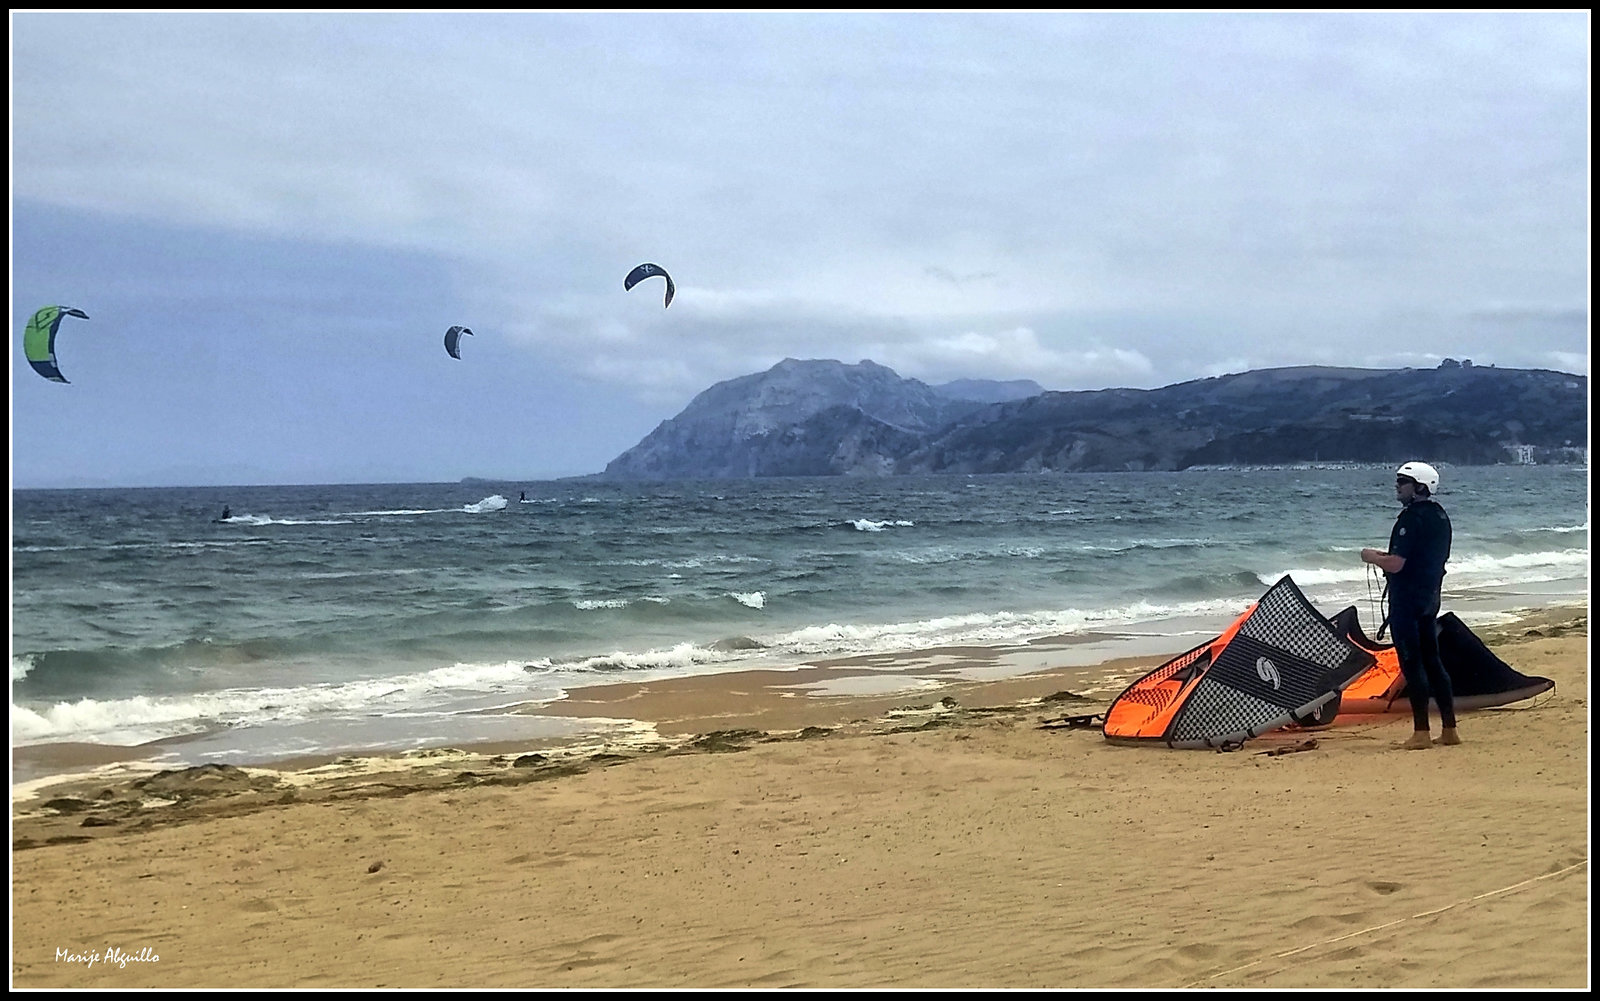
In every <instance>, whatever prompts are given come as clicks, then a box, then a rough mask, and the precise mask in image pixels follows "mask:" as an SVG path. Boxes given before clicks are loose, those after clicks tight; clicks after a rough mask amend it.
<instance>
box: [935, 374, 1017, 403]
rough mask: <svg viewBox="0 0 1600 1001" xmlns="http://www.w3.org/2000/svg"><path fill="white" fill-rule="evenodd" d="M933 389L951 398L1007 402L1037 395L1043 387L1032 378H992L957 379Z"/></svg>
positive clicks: (980, 401)
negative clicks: (997, 379)
mask: <svg viewBox="0 0 1600 1001" xmlns="http://www.w3.org/2000/svg"><path fill="white" fill-rule="evenodd" d="M933 391H934V392H936V393H938V394H939V395H940V396H948V397H950V398H951V399H952V400H972V401H974V402H976V403H1009V402H1011V401H1012V400H1025V399H1027V398H1028V397H1030V396H1038V395H1039V394H1040V393H1042V392H1044V387H1043V386H1041V385H1039V384H1038V383H1037V382H1034V381H1033V380H1032V379H1012V380H1010V381H1009V382H997V381H995V380H993V379H957V380H955V381H954V382H946V383H941V384H939V385H937V386H935V387H933Z"/></svg>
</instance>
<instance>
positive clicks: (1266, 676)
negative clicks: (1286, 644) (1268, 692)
mask: <svg viewBox="0 0 1600 1001" xmlns="http://www.w3.org/2000/svg"><path fill="white" fill-rule="evenodd" d="M1256 674H1258V675H1260V677H1261V680H1262V681H1270V682H1272V689H1273V691H1277V690H1278V689H1279V688H1282V687H1283V681H1282V679H1280V678H1279V677H1278V665H1276V664H1274V663H1273V662H1272V661H1270V660H1268V659H1267V658H1265V657H1257V658H1256Z"/></svg>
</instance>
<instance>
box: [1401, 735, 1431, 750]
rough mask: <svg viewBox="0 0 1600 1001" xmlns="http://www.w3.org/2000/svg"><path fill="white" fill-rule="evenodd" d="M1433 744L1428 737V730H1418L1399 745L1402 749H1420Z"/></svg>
mask: <svg viewBox="0 0 1600 1001" xmlns="http://www.w3.org/2000/svg"><path fill="white" fill-rule="evenodd" d="M1432 746H1433V741H1432V740H1429V739H1428V731H1426V730H1418V731H1416V732H1414V733H1413V734H1412V735H1411V739H1410V740H1407V741H1406V742H1405V743H1403V744H1401V745H1400V748H1401V749H1402V750H1406V751H1421V750H1423V749H1425V748H1429V747H1432Z"/></svg>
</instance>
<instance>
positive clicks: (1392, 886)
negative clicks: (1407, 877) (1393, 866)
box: [1367, 882, 1403, 897]
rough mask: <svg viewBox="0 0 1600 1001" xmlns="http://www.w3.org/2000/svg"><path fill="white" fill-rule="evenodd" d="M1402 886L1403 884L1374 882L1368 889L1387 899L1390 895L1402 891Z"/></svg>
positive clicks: (1368, 885) (1369, 884)
mask: <svg viewBox="0 0 1600 1001" xmlns="http://www.w3.org/2000/svg"><path fill="white" fill-rule="evenodd" d="M1402 885H1403V884H1400V883H1385V882H1373V883H1368V884H1367V889H1369V890H1371V891H1373V892H1374V893H1379V894H1382V895H1383V896H1385V897H1387V896H1388V895H1389V894H1391V893H1393V892H1395V891H1396V890H1398V889H1400V888H1401V886H1402Z"/></svg>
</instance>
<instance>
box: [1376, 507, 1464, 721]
mask: <svg viewBox="0 0 1600 1001" xmlns="http://www.w3.org/2000/svg"><path fill="white" fill-rule="evenodd" d="M1389 552H1391V553H1393V554H1394V555H1396V556H1402V557H1404V558H1405V561H1406V565H1405V566H1404V567H1402V568H1401V569H1400V572H1399V573H1393V574H1389V575H1388V577H1389V632H1390V634H1391V635H1392V636H1393V637H1394V647H1395V653H1396V654H1397V655H1398V656H1399V658H1400V671H1401V673H1403V674H1404V675H1405V677H1406V696H1407V697H1408V698H1410V700H1411V718H1412V721H1413V722H1414V723H1415V726H1416V729H1418V730H1421V731H1426V730H1427V729H1428V698H1429V696H1430V695H1431V696H1432V697H1433V701H1434V702H1435V703H1437V704H1438V706H1439V722H1440V724H1441V725H1443V726H1445V727H1446V728H1449V729H1454V728H1455V725H1456V710H1455V701H1454V693H1453V692H1452V691H1451V689H1450V675H1448V674H1446V673H1445V670H1444V662H1443V661H1441V660H1440V659H1439V630H1438V624H1437V619H1438V616H1439V589H1440V587H1441V586H1442V584H1443V583H1444V564H1445V561H1446V560H1448V559H1449V558H1450V516H1449V515H1448V514H1445V510H1444V508H1442V507H1440V506H1439V502H1438V501H1436V500H1433V499H1431V498H1422V497H1419V498H1417V499H1416V500H1414V501H1412V502H1411V503H1410V504H1408V505H1406V506H1405V507H1404V508H1402V509H1401V511H1400V515H1399V517H1397V518H1395V520H1394V530H1393V531H1391V532H1390V533H1389Z"/></svg>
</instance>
